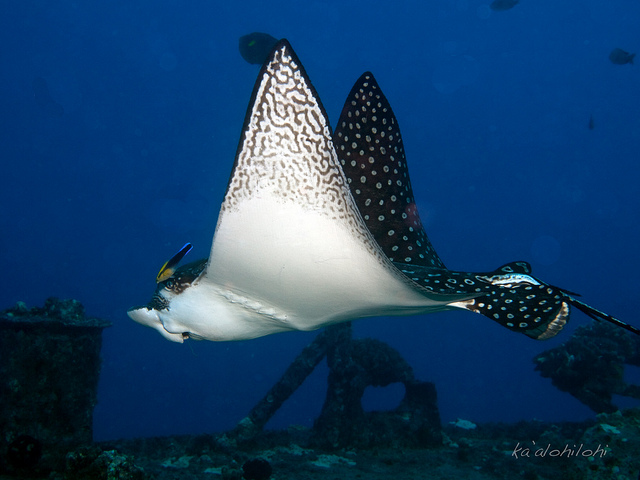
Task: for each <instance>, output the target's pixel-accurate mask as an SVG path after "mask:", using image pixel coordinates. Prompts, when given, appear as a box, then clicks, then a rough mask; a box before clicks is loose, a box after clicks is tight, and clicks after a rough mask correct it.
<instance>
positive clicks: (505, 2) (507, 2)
mask: <svg viewBox="0 0 640 480" xmlns="http://www.w3.org/2000/svg"><path fill="white" fill-rule="evenodd" d="M518 3H519V1H518V0H493V2H491V5H489V8H490V9H491V10H494V11H496V12H504V11H505V10H510V9H512V8H513V7H515V6H516V5H517V4H518Z"/></svg>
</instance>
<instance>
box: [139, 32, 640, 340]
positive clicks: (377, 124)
mask: <svg viewBox="0 0 640 480" xmlns="http://www.w3.org/2000/svg"><path fill="white" fill-rule="evenodd" d="M334 139H335V147H334ZM190 248H191V245H190V244H187V245H185V246H184V247H183V248H182V249H181V250H180V251H179V252H178V253H177V254H176V255H175V256H174V257H173V258H172V259H170V260H169V261H168V262H166V263H165V264H164V266H163V267H162V269H161V270H160V272H159V273H158V276H157V288H156V291H155V293H154V294H153V296H152V299H151V301H150V302H149V304H148V305H145V306H140V307H134V308H131V309H130V310H129V311H128V314H129V316H130V317H131V318H132V319H133V320H135V321H137V322H139V323H141V324H144V325H147V326H150V327H153V328H155V329H156V330H158V331H159V332H160V333H161V334H162V335H163V336H164V337H165V338H167V339H169V340H172V341H175V342H183V341H184V340H185V339H187V338H195V339H206V340H213V341H226V340H243V339H251V338H257V337H261V336H264V335H269V334H272V333H277V332H283V331H290V330H303V331H307V330H315V329H318V328H320V327H324V326H327V325H331V324H335V323H339V322H344V321H349V320H353V319H357V318H362V317H372V316H385V315H415V314H423V313H432V312H437V311H443V310H451V309H466V310H470V311H472V312H476V313H481V314H483V315H486V316H488V317H489V318H491V319H493V320H495V321H497V322H498V323H500V324H502V325H504V326H506V327H507V328H509V329H511V330H515V331H519V332H522V333H525V334H526V335H528V336H530V337H532V338H536V339H545V338H550V337H552V336H554V335H555V334H557V333H558V332H559V331H560V330H561V329H562V327H563V326H564V324H565V323H566V322H567V320H568V318H569V309H570V305H573V306H575V307H576V308H578V309H579V310H581V311H583V312H584V313H586V314H587V315H589V316H590V317H592V318H594V319H604V320H608V321H610V322H613V323H615V324H617V325H619V326H622V327H623V328H626V329H628V330H630V331H633V332H635V333H639V334H640V331H639V330H637V329H635V328H634V327H632V326H630V325H627V324H625V323H623V322H621V321H619V320H617V319H615V318H613V317H611V316H610V315H607V314H605V313H603V312H600V311H598V310H596V309H594V308H592V307H590V306H588V305H586V304H584V303H582V302H580V301H578V300H576V299H575V298H574V295H575V294H572V293H570V292H568V291H566V290H563V289H560V288H557V287H554V286H551V285H549V284H547V283H545V282H543V281H541V280H538V279H536V278H534V277H533V276H531V275H530V273H531V268H530V266H529V264H527V263H526V262H513V263H510V264H507V265H504V266H503V267H501V268H499V269H497V270H495V271H493V272H487V273H465V272H455V271H451V270H448V269H446V268H445V266H444V263H443V262H442V261H441V260H440V258H439V257H438V255H437V254H436V252H435V250H434V249H433V247H432V245H431V243H430V242H429V240H428V238H427V235H426V233H425V232H424V229H423V227H422V225H421V223H420V219H419V215H418V211H417V208H416V206H415V202H414V199H413V192H412V189H411V184H410V180H409V172H408V169H407V165H406V160H405V157H404V151H403V148H402V139H401V136H400V130H399V128H398V125H397V121H396V118H395V116H394V114H393V112H392V110H391V107H390V106H389V103H388V101H387V100H386V98H385V97H384V95H383V94H382V92H381V90H380V88H379V86H378V85H377V83H376V81H375V79H374V78H373V75H371V74H370V73H369V72H367V73H365V74H364V75H363V76H362V77H361V78H360V79H359V80H358V82H357V83H356V85H355V86H354V88H353V90H352V91H351V93H350V95H349V97H348V98H347V102H346V104H345V107H344V109H343V111H342V115H341V117H340V121H339V125H338V128H337V129H336V132H335V136H334V135H332V132H331V128H330V126H329V121H328V119H327V115H326V112H325V110H324V107H323V106H322V104H321V103H320V99H319V98H318V95H317V93H316V91H315V89H314V88H313V86H312V85H311V82H310V80H309V78H308V76H307V74H306V72H305V70H304V68H303V67H302V64H301V63H300V61H299V60H298V57H297V56H296V54H295V53H294V51H293V49H292V48H291V46H290V45H289V43H288V42H287V41H286V40H281V41H280V42H278V44H276V46H275V47H274V49H273V51H272V52H271V54H270V56H269V57H268V59H267V61H266V62H265V64H264V65H263V67H262V70H261V72H260V74H259V76H258V80H257V81H256V85H255V87H254V90H253V94H252V97H251V101H250V103H249V108H248V111H247V115H246V118H245V123H244V127H243V130H242V134H241V138H240V144H239V146H238V151H237V153H236V159H235V163H234V165H233V169H232V173H231V178H230V179H229V183H228V185H227V190H226V193H225V196H224V200H223V203H222V206H221V209H220V214H219V216H218V222H217V226H216V230H215V233H214V236H213V242H212V245H211V253H210V256H209V258H208V259H203V260H199V261H196V262H192V263H189V264H186V265H184V266H182V267H177V265H178V263H179V262H180V260H181V259H182V257H184V255H185V254H186V253H187V252H188V251H189V249H190Z"/></svg>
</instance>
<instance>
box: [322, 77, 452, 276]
mask: <svg viewBox="0 0 640 480" xmlns="http://www.w3.org/2000/svg"><path fill="white" fill-rule="evenodd" d="M334 138H335V142H336V150H337V153H338V158H339V159H340V163H341V164H342V169H343V170H344V172H345V175H346V176H347V178H348V181H349V185H350V188H351V193H352V195H353V197H354V199H355V201H356V204H357V205H358V209H359V210H360V213H361V215H362V217H363V219H364V221H365V223H366V225H367V227H368V228H369V230H370V231H371V233H372V234H373V236H374V238H375V239H376V241H377V242H378V244H379V245H380V247H381V248H382V250H383V251H384V253H385V254H386V255H387V257H389V259H390V260H391V261H393V262H400V263H410V264H413V265H420V266H424V267H435V268H445V267H444V263H443V262H442V260H440V257H438V254H437V253H436V251H435V250H434V248H433V246H432V245H431V242H430V241H429V238H428V237H427V234H426V233H425V231H424V228H423V226H422V223H421V221H420V216H419V215H418V209H417V207H416V204H415V199H414V196H413V191H412V189H411V181H410V179H409V170H408V167H407V161H406V158H405V153H404V147H403V144H402V136H401V135H400V128H399V126H398V122H397V120H396V117H395V115H394V114H393V111H392V110H391V106H390V105H389V102H388V101H387V99H386V97H385V96H384V94H383V93H382V90H381V89H380V87H379V86H378V83H377V82H376V79H375V78H374V77H373V74H372V73H371V72H365V73H364V74H363V75H362V76H361V77H360V78H359V79H358V81H357V82H356V83H355V85H354V86H353V88H352V89H351V92H350V93H349V96H348V97H347V100H346V102H345V104H344V108H343V109H342V114H341V115H340V119H339V121H338V125H337V128H336V130H335V134H334Z"/></svg>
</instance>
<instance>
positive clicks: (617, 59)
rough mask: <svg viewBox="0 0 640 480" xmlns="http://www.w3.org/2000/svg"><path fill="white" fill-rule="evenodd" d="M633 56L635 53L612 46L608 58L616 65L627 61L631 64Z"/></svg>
mask: <svg viewBox="0 0 640 480" xmlns="http://www.w3.org/2000/svg"><path fill="white" fill-rule="evenodd" d="M635 56H636V54H635V53H629V52H625V51H624V50H622V49H621V48H614V49H613V50H611V53H610V54H609V60H611V63H614V64H616V65H625V64H627V63H630V64H632V65H633V57H635Z"/></svg>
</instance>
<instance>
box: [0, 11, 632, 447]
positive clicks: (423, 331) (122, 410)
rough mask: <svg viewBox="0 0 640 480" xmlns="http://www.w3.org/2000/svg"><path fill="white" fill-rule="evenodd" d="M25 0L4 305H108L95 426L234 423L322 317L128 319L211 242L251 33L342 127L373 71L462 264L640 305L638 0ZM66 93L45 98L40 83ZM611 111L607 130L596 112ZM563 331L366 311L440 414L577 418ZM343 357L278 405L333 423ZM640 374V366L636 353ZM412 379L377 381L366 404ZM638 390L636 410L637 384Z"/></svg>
mask: <svg viewBox="0 0 640 480" xmlns="http://www.w3.org/2000/svg"><path fill="white" fill-rule="evenodd" d="M487 4H488V2H487V0H460V1H445V0H442V1H438V2H425V1H398V2H381V1H369V2H356V1H350V0H343V1H339V2H338V1H306V2H300V1H287V2H284V1H283V2H273V1H272V2H264V1H252V0H249V1H244V2H228V3H225V2H214V1H202V0H198V1H193V2H178V1H169V0H161V1H153V2H151V1H135V0H126V1H122V0H115V1H111V2H75V1H59V2H46V1H32V0H24V1H20V2H10V4H7V5H5V6H4V7H3V13H2V15H1V16H0V62H1V66H2V68H1V69H0V157H1V159H2V163H1V164H2V172H3V173H2V188H0V228H1V229H2V235H1V236H0V265H1V268H2V270H1V274H2V288H1V289H0V308H8V307H10V306H12V305H13V304H14V303H15V302H16V301H24V302H26V303H27V305H28V306H30V307H31V306H40V305H42V303H43V302H44V300H45V299H46V298H47V297H49V296H58V297H61V298H76V299H79V300H80V301H81V302H82V303H83V304H84V305H85V306H86V309H87V312H88V314H90V315H92V316H98V317H102V318H105V319H108V320H110V321H112V322H113V327H111V328H110V329H108V330H106V331H105V333H104V345H103V357H104V364H103V370H102V377H101V381H100V386H99V404H98V405H97V408H96V410H95V437H96V438H97V439H110V438H117V437H134V436H148V435H165V434H177V433H200V432H216V431H220V430H223V429H228V428H231V427H233V426H234V425H235V424H236V423H237V422H238V421H239V420H240V419H241V418H242V417H243V416H244V415H246V414H247V412H248V411H249V409H250V408H251V407H252V406H253V405H254V404H255V403H256V402H257V401H258V400H259V399H260V398H261V397H262V396H263V395H264V394H265V392H266V391H267V390H268V388H269V387H270V386H271V385H272V384H273V383H274V382H275V381H276V380H277V379H278V378H279V377H280V375H281V374H282V373H283V371H284V370H285V368H286V367H287V365H288V364H289V363H290V362H291V361H292V360H293V359H294V358H295V356H296V355H297V354H298V353H299V352H300V350H301V349H302V348H303V346H304V345H306V344H307V343H309V342H310V341H311V340H312V338H313V337H314V333H288V334H279V335H275V336H271V337H267V338H263V339H258V340H254V341H247V342H239V343H224V344H216V343H211V342H189V343H188V344H186V345H179V344H174V343H171V342H168V341H166V340H164V339H163V338H161V336H160V335H159V334H158V333H157V332H155V331H153V330H151V329H148V328H145V327H142V326H140V325H137V324H135V323H134V322H132V321H131V320H129V319H128V317H127V316H126V310H127V308H128V307H130V306H133V305H139V304H143V303H146V302H147V301H148V300H149V298H150V295H151V293H152V292H153V290H154V288H155V281H154V280H155V275H156V273H157V271H158V269H159V267H160V266H161V265H162V263H163V262H164V261H165V260H167V258H169V257H170V256H171V255H172V254H173V253H175V251H177V250H178V249H179V248H180V247H181V246H182V245H183V244H184V243H185V242H187V241H190V242H192V243H193V244H194V251H193V252H192V253H190V254H189V257H190V259H191V260H193V259H196V258H198V257H205V256H207V255H208V252H209V248H210V242H211V237H212V234H213V231H214V228H215V223H216V218H217V213H218V208H219V205H220V203H221V201H222V196H223V193H224V189H225V186H226V182H227V180H228V177H229V172H230V169H231V165H232V163H233V159H234V155H235V152H236V148H237V143H238V139H239V135H240V129H241V126H242V122H243V119H244V115H245V111H246V108H247V104H248V101H249V97H250V94H251V90H252V88H253V84H254V82H255V79H256V75H257V73H258V67H257V66H255V65H249V64H248V63H246V62H245V61H244V60H243V59H242V58H241V57H240V55H239V53H238V37H240V36H241V35H244V34H246V33H249V32H252V31H264V32H268V33H270V34H272V35H274V36H276V37H286V38H288V39H289V40H290V41H291V43H292V45H293V47H294V49H295V50H296V52H297V53H298V55H299V57H300V59H301V60H302V62H303V64H304V66H305V67H306V70H307V72H308V74H309V75H310V77H311V79H312V81H313V83H314V85H315V87H316V89H317V91H318V92H319V94H320V96H321V99H322V101H323V103H324V105H325V107H326V109H327V111H328V113H329V115H330V119H331V122H332V123H333V124H335V122H336V121H337V117H338V115H339V113H340V110H341V108H342V103H343V102H344V99H345V97H346V95H347V93H348V92H349V90H350V88H351V86H352V84H353V82H354V81H355V80H356V79H357V78H358V76H359V75H360V74H361V73H362V72H364V71H365V70H371V71H373V72H374V74H375V75H376V77H377V79H378V81H379V83H380V85H381V87H382V89H383V91H384V92H385V94H386V95H387V97H388V99H389V101H390V102H391V105H392V106H393V109H394V111H395V113H396V115H397V117H398V120H399V122H400V127H401V130H402V133H403V137H404V143H405V149H406V152H407V156H408V161H409V166H410V170H411V175H412V182H413V187H414V192H415V195H416V199H417V204H418V207H419V209H420V213H421V216H422V220H423V223H424V224H425V226H426V228H427V232H428V234H429V236H430V238H431V240H432V242H433V244H434V245H435V247H436V249H437V250H438V253H439V254H440V256H441V258H442V259H443V260H444V262H445V264H446V265H447V266H448V267H449V268H452V269H457V270H468V271H487V270H492V269H494V268H496V267H498V266H500V265H502V264H503V263H506V262H508V261H512V260H520V259H525V260H529V261H530V262H531V263H532V265H533V268H534V273H535V274H536V275H537V276H539V277H540V278H542V279H544V280H545V281H547V282H549V283H552V284H555V285H559V286H562V287H565V288H568V289H570V290H572V291H576V292H580V293H582V294H583V298H584V300H585V301H587V302H588V303H590V304H592V305H594V306H597V307H599V308H601V309H603V310H605V311H607V312H609V313H611V314H613V315H616V316H618V317H619V318H621V319H623V320H626V321H629V322H631V323H635V324H636V325H640V320H639V318H638V314H637V312H638V296H637V290H638V277H637V276H638V272H639V271H640V256H639V255H638V253H637V251H638V250H637V248H638V244H639V243H640V208H639V207H640V202H639V201H638V185H639V184H640V169H639V168H638V159H640V153H639V152H640V133H639V132H640V115H639V114H638V112H640V92H639V86H640V65H635V66H632V65H624V66H618V65H613V64H612V63H610V62H609V60H608V55H609V52H610V51H611V49H613V48H614V47H620V48H623V49H625V50H630V51H640V37H639V36H638V19H640V3H638V2H632V1H629V0H610V1H607V2H601V1H596V0H580V1H578V0H567V1H565V2H557V1H552V0H536V1H533V0H522V2H521V3H520V4H519V5H517V6H516V7H515V8H513V9H512V10H509V11H506V12H492V11H490V10H489V8H488V5H487ZM36 77H42V78H44V79H45V80H46V82H47V84H48V86H49V89H50V92H51V96H52V98H53V99H54V100H55V101H56V102H58V103H59V104H61V105H62V106H63V107H64V115H63V116H62V117H56V116H55V115H51V114H50V113H49V114H48V113H47V112H45V111H43V110H42V109H41V108H39V107H38V105H37V103H36V102H35V100H34V93H33V89H32V83H33V80H34V79H35V78H36ZM591 116H592V117H593V122H594V128H593V129H592V130H591V129H589V128H588V124H589V118H590V117H591ZM589 321H590V320H589V319H588V318H587V317H585V316H584V315H582V314H580V313H579V312H576V313H575V314H574V315H573V316H572V319H571V323H570V325H569V327H568V328H567V329H566V330H567V331H566V332H564V333H562V334H561V335H559V336H558V337H557V338H555V339H553V340H551V341H547V342H536V341H534V340H531V339H529V338H528V337H525V336H524V335H518V334H515V333H511V332H509V331H508V330H506V329H505V328H503V327H501V326H499V325H497V324H494V323H493V322H492V321H491V320H489V319H487V318H485V317H482V316H479V315H473V314H471V313H464V312H445V313H439V314H435V315H431V316H420V317H411V318H380V319H368V320H361V321H358V322H356V323H355V326H354V331H355V334H356V335H357V336H373V337H376V338H380V339H383V340H385V341H387V342H388V343H389V344H391V345H392V346H394V347H395V348H397V349H398V350H399V351H400V352H401V353H402V355H404V357H405V358H406V359H407V360H408V361H409V363H410V364H411V365H412V366H413V368H414V370H415V373H416V375H417V377H418V378H420V379H423V380H431V381H434V382H435V384H436V387H437V390H438V396H439V404H440V410H441V414H442V419H443V421H444V422H448V421H452V420H454V419H456V418H458V417H461V418H465V419H469V420H472V421H476V422H478V421H490V420H502V421H516V420H521V419H533V418H537V419H540V420H551V421H557V420H579V419H584V418H589V417H592V412H591V411H590V410H588V409H587V408H586V407H584V406H582V405H581V404H580V403H579V402H578V401H577V400H575V399H574V398H572V397H571V396H569V395H568V394H564V393H561V392H559V391H558V390H557V389H555V388H554V387H553V386H552V385H551V382H550V381H549V380H548V379H543V378H541V377H540V376H539V374H538V373H537V372H535V371H534V364H533V362H532V357H533V356H534V355H536V354H537V353H539V352H541V351H543V350H545V349H548V348H552V347H554V346H556V345H559V344H560V343H561V342H563V341H566V340H567V339H568V338H569V335H570V333H571V332H572V331H573V330H574V329H575V328H576V327H577V326H579V325H584V324H586V323H588V322H589ZM326 373H327V368H326V366H325V365H324V364H323V365H322V366H321V367H319V368H318V369H317V370H316V371H315V372H314V374H313V375H312V376H311V377H310V378H309V379H308V380H307V382H306V383H305V384H304V385H303V387H302V388H301V389H300V390H299V391H298V392H296V394H295V395H294V396H293V397H292V398H291V399H290V400H289V402H287V403H286V404H285V406H284V407H283V409H282V410H281V411H280V412H278V414H277V415H276V417H275V418H274V419H273V420H272V422H271V423H270V424H269V425H268V426H269V427H270V428H281V427H286V426H288V425H291V424H303V425H311V424H312V422H313V419H314V418H315V417H316V416H317V414H318V413H319V411H320V408H321V405H322V401H323V399H324V394H325V381H326ZM629 375H630V377H634V378H636V380H637V379H638V377H639V376H640V375H638V372H637V370H636V371H634V370H632V369H630V370H629ZM401 393H402V392H401V388H398V387H397V386H396V387H389V388H387V389H370V390H368V391H367V394H366V397H365V405H366V407H367V408H368V409H374V408H389V407H393V406H395V403H397V401H398V399H399V396H400V395H401ZM621 404H622V405H637V402H635V403H634V402H631V401H625V402H621Z"/></svg>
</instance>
